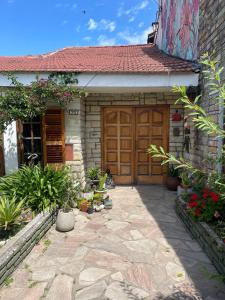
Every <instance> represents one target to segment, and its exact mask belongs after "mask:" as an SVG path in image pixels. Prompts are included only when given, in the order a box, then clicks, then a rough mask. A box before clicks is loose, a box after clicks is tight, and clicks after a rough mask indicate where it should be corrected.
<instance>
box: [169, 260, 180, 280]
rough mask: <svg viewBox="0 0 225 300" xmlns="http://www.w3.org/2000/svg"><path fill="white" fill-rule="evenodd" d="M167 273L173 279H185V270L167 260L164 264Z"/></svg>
mask: <svg viewBox="0 0 225 300" xmlns="http://www.w3.org/2000/svg"><path fill="white" fill-rule="evenodd" d="M166 271H167V275H168V276H170V277H172V278H173V279H174V280H175V281H184V280H185V271H184V269H183V268H182V267H181V266H180V265H177V264H175V263H173V262H168V263H167V265H166Z"/></svg>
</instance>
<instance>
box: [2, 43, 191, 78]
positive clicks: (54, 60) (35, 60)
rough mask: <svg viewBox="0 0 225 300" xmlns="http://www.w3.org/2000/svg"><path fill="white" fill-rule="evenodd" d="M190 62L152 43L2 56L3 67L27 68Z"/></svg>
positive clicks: (166, 68) (101, 68) (187, 65)
mask: <svg viewBox="0 0 225 300" xmlns="http://www.w3.org/2000/svg"><path fill="white" fill-rule="evenodd" d="M192 70H193V64H192V63H191V62H188V61H185V60H182V59H178V58H175V57H171V56H168V55H166V54H164V53H163V52H162V51H160V50H159V49H158V48H157V46H155V45H153V44H147V45H129V46H105V47H68V48H64V49H61V50H58V51H55V52H51V53H47V54H43V55H31V56H15V57H13V56H0V71H25V72H38V71H40V72H46V71H48V72H53V71H64V72H72V71H73V72H102V73H105V72H109V73H165V72H189V71H192Z"/></svg>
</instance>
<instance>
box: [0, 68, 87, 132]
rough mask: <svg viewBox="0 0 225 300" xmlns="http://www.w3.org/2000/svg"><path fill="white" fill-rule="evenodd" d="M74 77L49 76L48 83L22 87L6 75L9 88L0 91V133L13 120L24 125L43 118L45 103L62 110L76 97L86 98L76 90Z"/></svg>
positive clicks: (74, 75) (39, 80) (12, 76)
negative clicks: (57, 106) (53, 104)
mask: <svg viewBox="0 0 225 300" xmlns="http://www.w3.org/2000/svg"><path fill="white" fill-rule="evenodd" d="M76 75H77V74H76V73H63V72H60V73H52V74H50V75H49V77H48V79H39V78H38V77H37V78H36V80H35V81H33V82H31V84H30V86H28V87H27V86H25V85H23V84H22V83H21V82H19V81H18V80H17V78H16V77H15V76H14V75H12V74H7V77H8V79H9V80H10V82H11V84H10V87H9V88H2V89H1V94H0V132H3V131H4V130H5V129H6V127H7V126H8V125H9V124H10V123H11V122H12V121H16V120H21V121H25V120H27V119H31V118H33V117H35V116H37V115H41V114H43V113H44V112H45V111H46V109H47V106H48V103H49V101H51V102H52V101H53V102H55V103H56V104H59V105H60V106H66V104H67V103H69V102H71V101H73V100H74V99H75V98H77V97H84V96H87V93H85V91H84V90H80V89H77V87H76V86H75V85H76V84H77V83H78V80H77V78H76Z"/></svg>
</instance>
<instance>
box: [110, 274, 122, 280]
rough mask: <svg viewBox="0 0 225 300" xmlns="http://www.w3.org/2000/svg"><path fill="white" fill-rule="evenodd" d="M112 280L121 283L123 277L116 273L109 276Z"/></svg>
mask: <svg viewBox="0 0 225 300" xmlns="http://www.w3.org/2000/svg"><path fill="white" fill-rule="evenodd" d="M111 278H112V280H115V281H123V275H122V273H121V272H116V273H114V274H112V275H111Z"/></svg>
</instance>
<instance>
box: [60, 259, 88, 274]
mask: <svg viewBox="0 0 225 300" xmlns="http://www.w3.org/2000/svg"><path fill="white" fill-rule="evenodd" d="M84 266H85V264H84V263H83V262H82V261H76V260H75V261H73V260H72V261H70V263H68V264H65V265H63V266H61V267H60V268H59V271H60V272H61V273H64V274H67V275H69V276H72V277H74V276H76V275H77V274H79V273H80V272H81V271H82V270H83V269H84Z"/></svg>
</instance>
